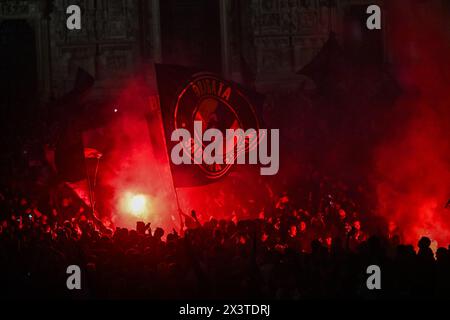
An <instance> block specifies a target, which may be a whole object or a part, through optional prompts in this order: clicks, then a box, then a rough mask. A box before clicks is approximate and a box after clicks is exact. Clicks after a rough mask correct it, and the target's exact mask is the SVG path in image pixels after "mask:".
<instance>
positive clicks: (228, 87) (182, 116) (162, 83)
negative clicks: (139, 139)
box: [155, 64, 263, 187]
mask: <svg viewBox="0 0 450 320" xmlns="http://www.w3.org/2000/svg"><path fill="white" fill-rule="evenodd" d="M155 68H156V77H157V82H158V90H159V98H160V106H161V113H162V119H163V123H164V134H165V139H166V146H167V151H168V155H169V162H170V166H171V171H172V176H173V180H174V185H175V187H192V186H198V185H204V184H208V183H212V182H215V181H217V180H218V179H220V178H222V177H224V176H225V175H226V174H227V173H228V172H229V171H230V170H231V168H232V164H226V163H224V164H217V163H216V164H212V165H207V164H204V163H202V164H178V165H175V164H174V163H173V161H171V159H170V156H171V151H172V148H173V147H174V146H175V145H177V144H178V142H177V141H175V142H172V141H171V135H172V133H173V131H174V130H175V129H186V130H188V131H189V132H190V134H191V136H192V137H194V121H200V122H201V123H202V128H203V131H204V130H207V129H210V128H215V129H219V130H220V131H221V132H222V133H224V136H225V130H227V129H239V128H241V129H243V130H247V129H256V130H258V129H260V117H259V114H261V107H262V102H263V97H262V96H261V95H259V94H257V93H255V92H253V91H251V90H247V89H245V88H243V87H242V86H240V85H238V84H237V83H234V82H232V81H228V80H225V79H223V78H222V77H221V76H219V75H217V74H214V73H210V72H205V71H202V70H199V69H196V68H188V67H182V66H176V65H165V64H156V65H155ZM191 146H192V145H191ZM204 146H205V145H203V147H204ZM186 147H187V149H188V147H189V146H186ZM193 150H194V152H193V153H196V152H201V149H200V151H199V150H196V149H195V148H193ZM188 154H189V153H188ZM224 156H226V155H225V154H224ZM193 162H194V161H192V163H193Z"/></svg>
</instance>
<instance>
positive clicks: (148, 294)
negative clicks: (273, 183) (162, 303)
mask: <svg viewBox="0 0 450 320" xmlns="http://www.w3.org/2000/svg"><path fill="white" fill-rule="evenodd" d="M13 204H14V205H15V206H14V212H13V213H12V214H11V213H10V214H8V215H4V214H3V215H2V216H1V225H0V274H1V275H2V286H1V289H0V297H1V298H32V299H35V298H76V299H85V298H87V299H92V298H94V299H96V298H108V299H109V298H112V299H116V298H117V299H119V298H120V299H121V298H144V299H197V298H198V299H220V298H226V299H251V298H268V299H304V298H340V299H341V298H362V299H371V298H435V297H440V298H450V255H449V251H448V249H446V248H439V249H438V250H437V252H436V253H434V252H433V251H432V250H431V249H430V244H431V242H430V239H428V238H422V239H420V241H419V242H418V248H415V247H414V246H413V245H403V244H400V238H399V235H397V234H395V230H394V229H393V228H391V229H389V230H387V231H386V232H385V233H383V232H381V233H379V234H377V235H376V236H370V237H369V236H368V235H367V234H366V233H365V231H364V230H363V228H361V221H360V220H359V219H358V217H357V214H356V213H352V214H349V213H348V212H346V211H345V210H344V208H342V207H341V206H340V205H339V204H336V203H331V204H329V205H328V206H327V207H326V208H324V210H323V211H324V212H325V213H326V214H314V215H312V214H310V213H308V212H307V211H306V210H299V209H293V208H292V206H291V205H290V202H289V198H288V196H287V195H282V196H281V197H279V199H278V201H277V203H275V204H274V208H272V209H273V210H271V211H270V213H269V212H266V214H261V215H260V216H258V217H257V218H256V217H255V218H252V219H246V220H241V221H236V220H234V219H227V220H216V219H214V218H211V219H209V220H207V221H202V222H201V221H199V219H198V218H197V215H196V214H195V212H192V213H191V214H184V213H183V216H184V219H183V220H184V224H185V227H184V228H183V229H182V230H175V229H174V230H171V231H169V233H168V232H167V231H165V230H163V229H161V228H152V226H151V225H150V224H145V223H144V222H138V223H137V225H136V229H133V230H128V229H124V228H116V229H115V230H111V229H107V228H105V229H103V230H101V231H100V230H99V228H98V227H96V225H95V223H93V222H92V221H91V219H89V217H88V216H86V215H84V214H81V215H80V214H79V215H77V216H75V217H73V218H71V219H68V220H65V221H63V220H61V219H57V218H56V217H57V214H58V213H57V212H55V211H53V212H52V213H50V214H48V215H45V214H42V213H40V212H39V210H38V209H37V208H36V207H35V206H34V204H33V203H32V202H29V201H28V200H27V199H26V198H23V197H16V198H13V199H8V198H7V197H5V196H4V195H1V196H0V206H1V208H0V209H1V211H2V212H3V213H4V212H5V210H11V206H12V205H13ZM65 206H66V207H70V203H69V204H67V203H66V204H65ZM77 210H78V211H82V210H79V209H77ZM347 210H348V209H347ZM70 265H78V266H79V267H80V269H81V271H82V289H81V290H79V291H78V290H74V291H70V290H68V289H67V286H66V281H67V278H68V277H69V275H68V274H67V273H66V271H67V267H68V266H70ZM370 265H377V266H379V267H380V269H381V290H368V288H367V284H366V282H367V279H368V278H369V276H370V275H369V274H367V267H368V266H370Z"/></svg>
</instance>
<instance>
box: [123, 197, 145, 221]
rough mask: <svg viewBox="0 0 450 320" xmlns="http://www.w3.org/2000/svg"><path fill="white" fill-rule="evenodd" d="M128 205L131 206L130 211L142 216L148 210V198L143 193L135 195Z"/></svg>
mask: <svg viewBox="0 0 450 320" xmlns="http://www.w3.org/2000/svg"><path fill="white" fill-rule="evenodd" d="M128 206H129V210H130V212H131V213H132V214H133V215H135V216H141V215H142V214H144V213H145V211H146V208H147V198H146V197H145V196H144V195H142V194H138V195H134V196H132V197H131V199H130V200H129V204H128Z"/></svg>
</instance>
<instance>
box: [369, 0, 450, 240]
mask: <svg viewBox="0 0 450 320" xmlns="http://www.w3.org/2000/svg"><path fill="white" fill-rule="evenodd" d="M436 3H437V2H433V1H426V2H421V3H419V2H414V4H413V2H411V3H410V2H409V1H408V4H406V2H402V1H395V2H394V1H392V3H391V6H390V7H389V8H388V9H389V11H388V12H389V21H388V22H389V24H388V25H389V27H390V29H389V30H388V32H387V34H388V37H390V39H389V46H390V52H391V53H392V59H393V63H394V66H395V68H396V70H397V76H398V78H399V80H400V81H401V84H402V87H403V89H404V94H403V95H402V97H401V98H400V99H399V101H398V103H397V105H396V106H395V108H394V110H393V112H392V115H391V120H392V130H391V132H390V134H389V135H387V136H386V139H385V142H384V143H382V144H381V145H380V146H379V147H378V148H377V149H376V151H375V159H376V161H375V162H376V177H377V182H376V192H377V195H378V203H379V212H380V213H381V214H382V215H383V216H384V217H386V218H387V219H388V220H389V221H393V222H395V223H396V224H397V225H398V226H399V227H400V229H401V230H402V231H403V236H404V240H405V241H407V242H410V243H416V242H417V240H418V239H419V237H420V236H429V237H430V238H432V240H436V241H437V242H438V245H441V246H443V245H447V244H449V243H450V210H449V209H445V208H444V206H445V204H446V202H447V199H448V198H449V197H450V145H449V138H450V122H449V120H450V90H449V89H450V81H449V79H450V65H449V63H450V61H449V58H450V47H449V44H450V37H449V32H450V29H449V28H448V25H446V22H447V21H449V20H448V17H444V15H443V14H442V12H443V10H442V8H441V7H440V6H442V4H441V2H439V4H436Z"/></svg>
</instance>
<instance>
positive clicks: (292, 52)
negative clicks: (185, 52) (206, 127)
mask: <svg viewBox="0 0 450 320" xmlns="http://www.w3.org/2000/svg"><path fill="white" fill-rule="evenodd" d="M164 1H169V0H164ZM214 1H216V5H217V7H216V8H217V11H218V12H217V20H218V21H217V23H218V32H217V39H218V43H219V46H220V48H219V52H220V54H219V61H220V64H221V65H220V70H221V72H222V73H223V75H224V76H225V77H228V78H230V79H234V80H237V81H240V80H241V79H242V70H243V66H242V64H243V63H244V62H243V61H245V64H246V68H247V69H248V70H250V72H251V73H252V75H253V76H254V78H255V79H256V85H257V87H258V88H259V89H260V90H262V91H265V90H277V89H280V90H282V89H283V88H289V87H295V86H296V85H298V84H299V83H300V82H301V81H302V79H301V76H299V75H297V74H296V71H297V70H298V69H299V68H301V67H302V66H303V65H305V64H306V63H307V62H308V61H310V59H311V58H312V57H313V56H314V54H315V53H316V52H317V51H318V50H319V49H320V48H321V46H322V45H323V43H324V42H325V41H326V39H327V37H328V34H329V32H330V31H331V30H332V31H335V32H336V33H337V34H338V35H339V34H340V31H341V29H342V21H343V18H344V12H345V11H346V9H347V8H348V7H350V6H354V5H361V4H365V5H367V4H373V3H374V2H375V3H379V4H380V5H382V1H373V0H372V1H367V0H340V1H336V6H334V7H332V8H328V7H327V6H326V5H325V4H326V2H327V1H324V0H245V1H239V0H214ZM200 2H201V1H199V0H197V1H195V0H191V1H188V0H170V3H171V4H172V5H173V6H181V7H180V8H181V9H182V10H188V9H190V8H191V9H192V7H193V6H194V7H195V5H196V4H198V3H200ZM71 4H77V5H79V6H80V7H81V8H82V29H81V30H79V31H69V30H67V28H66V18H67V14H66V8H67V7H68V6H69V5H71ZM161 6H162V0H53V1H52V0H29V1H26V0H2V1H1V2H0V26H1V24H2V22H4V21H6V20H10V19H23V20H26V21H27V23H28V24H29V25H30V26H31V28H32V29H33V32H34V37H35V39H36V52H35V53H36V54H35V56H36V65H37V70H36V72H37V75H38V90H39V97H40V98H41V101H42V102H45V101H47V100H48V99H49V98H50V97H58V96H60V95H62V94H64V93H65V92H67V91H69V90H70V89H71V88H72V86H73V81H74V78H75V74H76V70H77V68H78V67H82V68H84V69H85V70H87V71H88V72H90V73H91V74H93V75H94V76H95V77H96V79H97V82H96V91H97V92H98V93H101V94H110V93H113V92H114V88H116V87H118V86H120V85H121V83H122V82H123V81H126V79H128V78H129V77H132V76H134V75H136V74H138V73H140V74H144V75H145V77H146V79H147V80H148V82H149V86H150V87H153V88H154V85H155V84H154V80H153V78H154V77H153V69H152V65H153V63H154V62H161V61H163V62H165V59H164V50H163V49H164V48H163V45H162V44H163V42H164V33H163V32H162V31H161V30H162V28H161V26H162V25H163V24H164V23H165V21H163V20H164V19H168V18H166V17H165V16H164V15H162V14H161ZM175 18H177V17H175ZM188 20H189V16H188V17H187V19H184V20H182V21H181V20H180V23H185V22H186V21H188ZM169 22H170V21H169ZM166 23H167V22H166ZM173 23H178V21H173ZM179 27H181V28H187V27H188V26H183V25H181V26H179ZM196 32H198V30H196Z"/></svg>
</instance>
